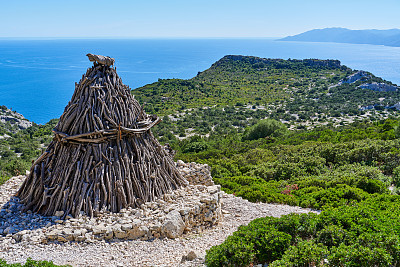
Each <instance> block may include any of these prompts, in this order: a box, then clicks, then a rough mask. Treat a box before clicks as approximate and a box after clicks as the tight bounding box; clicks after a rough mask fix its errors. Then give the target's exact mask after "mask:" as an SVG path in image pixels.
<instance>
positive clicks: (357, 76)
mask: <svg viewBox="0 0 400 267" xmlns="http://www.w3.org/2000/svg"><path fill="white" fill-rule="evenodd" d="M370 78H371V74H368V72H366V71H363V70H359V71H357V72H356V73H354V74H352V75H350V76H348V77H346V78H345V79H343V80H342V81H340V82H339V85H340V84H344V83H355V82H357V81H359V80H368V79H370Z"/></svg>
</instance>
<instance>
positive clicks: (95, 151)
mask: <svg viewBox="0 0 400 267" xmlns="http://www.w3.org/2000/svg"><path fill="white" fill-rule="evenodd" d="M159 121H160V120H159V119H158V118H157V117H156V116H149V115H147V114H146V113H145V112H144V110H143V107H141V106H140V104H139V103H138V101H137V100H136V99H134V97H133V96H132V95H131V92H130V89H129V87H128V86H126V85H124V84H123V83H122V81H121V79H120V78H119V77H118V75H117V73H116V69H115V68H112V67H111V66H108V65H103V64H99V63H97V62H95V63H94V66H93V67H92V68H89V69H88V70H87V72H86V74H85V75H83V77H82V79H81V81H80V82H79V84H76V85H75V92H74V94H73V96H72V99H71V101H70V102H69V104H68V105H67V106H66V108H65V110H64V113H63V114H62V116H61V117H60V121H59V123H58V124H57V126H56V128H55V129H54V133H55V137H54V139H53V141H52V143H51V144H50V145H49V146H48V148H47V149H46V151H45V152H44V153H43V154H42V155H41V156H40V157H39V158H38V159H37V160H36V161H35V162H34V163H33V165H32V168H31V172H30V174H29V176H28V177H27V178H26V180H25V181H24V183H23V185H22V186H21V188H20V189H19V191H18V193H17V196H18V197H19V198H20V199H21V201H22V203H24V204H25V209H26V210H33V211H35V212H39V213H42V214H44V215H54V214H55V213H56V211H64V216H65V215H67V214H71V215H72V216H74V217H75V216H77V215H79V214H80V213H81V212H83V213H85V214H87V215H89V216H93V215H96V213H98V212H99V211H102V210H107V211H111V212H118V211H119V210H121V209H122V208H125V207H135V206H138V205H140V204H141V203H143V202H147V201H152V200H154V198H155V197H157V196H160V195H162V194H164V193H167V192H168V191H170V190H174V189H177V188H178V187H180V186H183V185H186V184H187V181H186V180H185V179H184V178H183V177H182V176H181V174H180V173H179V171H178V170H177V169H176V167H175V165H174V163H173V161H172V159H171V157H170V156H169V155H168V153H167V152H166V151H165V150H164V149H163V148H162V147H161V145H160V144H159V143H158V141H157V140H156V139H155V138H154V136H153V135H152V133H151V131H150V128H151V127H153V126H154V125H156V124H157V123H158V122H159Z"/></svg>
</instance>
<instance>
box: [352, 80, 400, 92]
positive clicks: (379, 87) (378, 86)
mask: <svg viewBox="0 0 400 267" xmlns="http://www.w3.org/2000/svg"><path fill="white" fill-rule="evenodd" d="M359 87H360V88H362V89H370V90H372V91H378V92H396V91H397V90H398V89H399V88H398V87H397V86H395V85H391V84H386V83H377V82H373V83H364V84H362V85H360V86H359Z"/></svg>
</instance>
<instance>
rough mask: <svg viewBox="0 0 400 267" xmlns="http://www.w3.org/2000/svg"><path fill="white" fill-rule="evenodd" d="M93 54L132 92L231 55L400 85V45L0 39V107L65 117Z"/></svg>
mask: <svg viewBox="0 0 400 267" xmlns="http://www.w3.org/2000/svg"><path fill="white" fill-rule="evenodd" d="M87 53H93V54H101V55H108V56H111V57H114V58H115V59H116V63H115V66H116V67H117V72H118V74H119V75H120V76H121V78H122V80H123V82H124V83H125V84H127V85H129V86H130V87H131V88H132V89H134V88H137V87H140V86H143V85H145V84H148V83H153V82H156V81H157V80H158V79H159V78H161V79H165V78H182V79H187V78H191V77H193V76H195V75H196V74H197V72H199V71H203V70H205V69H207V68H209V67H210V66H211V64H212V63H214V62H215V61H217V60H219V59H220V58H222V57H223V56H225V55H229V54H231V55H249V56H258V57H265V58H283V59H288V58H292V59H304V58H318V59H339V60H340V61H341V62H342V64H344V65H347V66H348V67H350V68H353V69H359V70H366V71H370V72H372V73H373V74H375V75H376V76H379V77H382V78H384V79H386V80H389V81H391V82H393V83H396V84H400V47H386V46H376V45H359V44H337V43H306V42H282V41H276V40H273V39H268V38H267V39H126V40H123V39H105V40H98V39H84V40H83V39H49V40H43V39H42V40H40V39H36V40H15V39H14V40H12V39H0V105H6V106H7V107H9V108H12V109H13V110H15V111H17V112H19V113H22V114H23V115H24V116H25V117H26V118H27V119H29V120H31V121H34V122H36V123H39V124H44V123H46V122H47V121H49V120H50V119H52V118H58V117H60V115H61V114H62V112H63V111H64V107H65V106H66V105H67V103H68V101H69V100H70V98H71V96H72V94H73V91H74V84H75V82H78V81H79V79H80V78H81V76H82V74H84V73H85V71H86V69H87V68H88V67H90V66H91V65H92V63H91V62H89V61H88V59H87V57H86V56H85V55H86V54H87Z"/></svg>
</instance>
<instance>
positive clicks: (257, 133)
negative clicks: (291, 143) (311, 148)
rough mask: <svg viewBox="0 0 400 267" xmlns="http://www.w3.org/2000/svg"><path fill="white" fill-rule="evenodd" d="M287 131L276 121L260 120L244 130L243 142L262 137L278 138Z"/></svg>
mask: <svg viewBox="0 0 400 267" xmlns="http://www.w3.org/2000/svg"><path fill="white" fill-rule="evenodd" d="M287 131H288V129H287V128H286V126H285V125H284V124H283V123H282V122H280V121H277V120H273V119H266V120H261V121H259V122H258V123H257V124H255V125H253V126H252V127H250V128H248V129H246V131H245V132H244V134H243V139H244V140H256V139H259V138H264V137H267V136H268V137H279V136H282V135H285V134H286V133H287Z"/></svg>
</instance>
